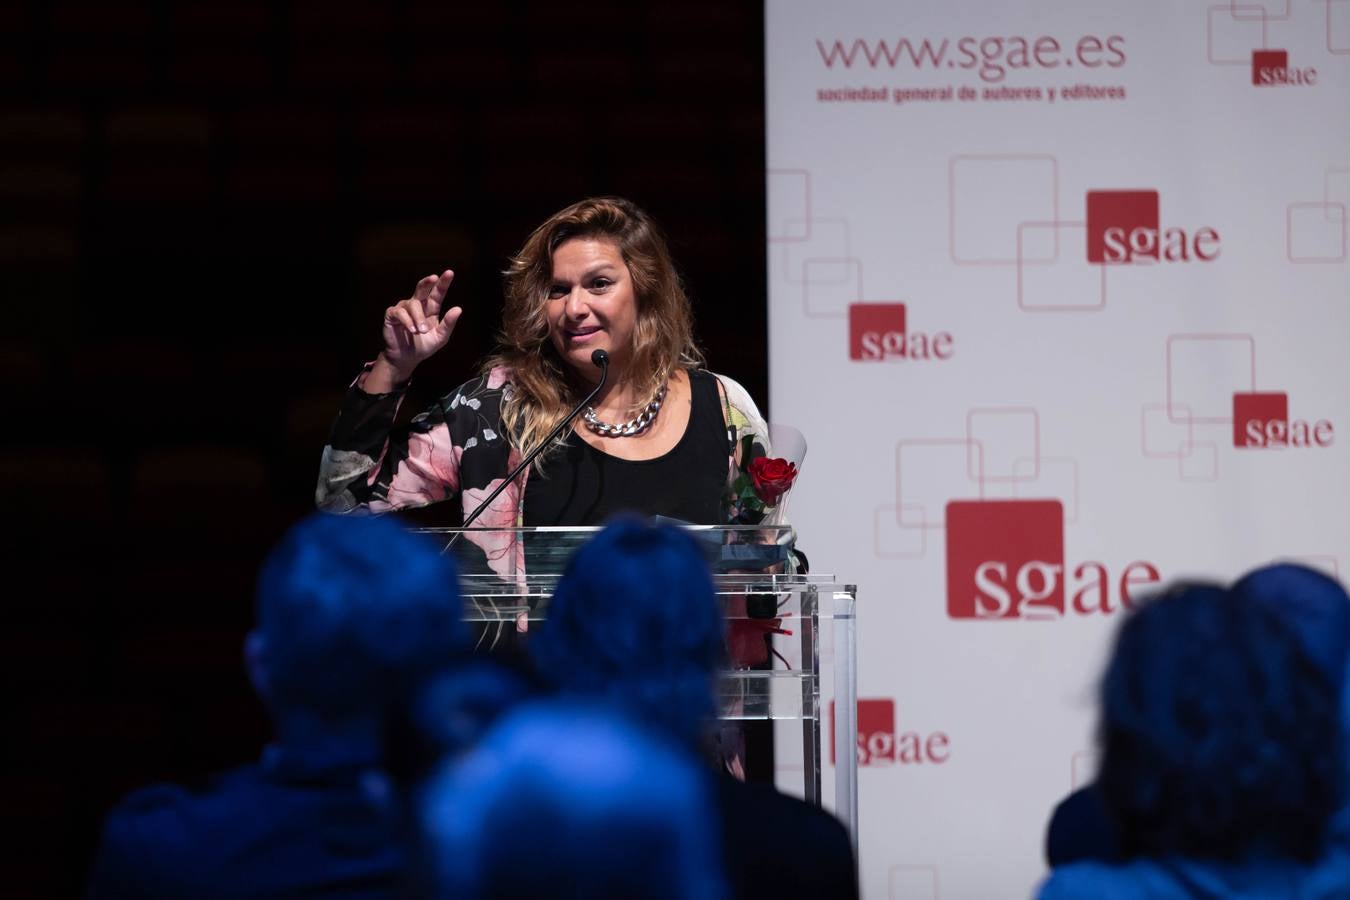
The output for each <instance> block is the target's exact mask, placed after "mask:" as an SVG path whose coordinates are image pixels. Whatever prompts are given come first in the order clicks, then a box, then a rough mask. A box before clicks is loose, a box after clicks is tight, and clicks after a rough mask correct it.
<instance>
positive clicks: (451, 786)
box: [418, 700, 728, 900]
mask: <svg viewBox="0 0 1350 900" xmlns="http://www.w3.org/2000/svg"><path fill="white" fill-rule="evenodd" d="M418 806H419V810H420V813H421V822H422V834H423V840H424V841H425V842H426V846H425V848H424V850H425V854H424V855H425V857H426V859H427V863H428V868H429V872H428V874H429V881H430V884H431V885H432V889H431V890H430V891H428V892H427V893H426V894H425V895H426V896H431V897H436V898H445V900H452V898H453V900H537V898H550V900H568V898H575V900H595V898H624V900H722V898H725V897H727V896H728V895H727V892H726V884H725V880H724V878H723V869H722V860H721V850H720V847H719V840H718V822H717V816H716V808H715V806H714V794H713V788H712V785H711V784H710V783H709V780H708V778H707V775H706V773H705V772H703V771H701V770H700V768H699V766H698V763H697V762H696V761H695V760H694V759H693V758H691V757H690V756H689V755H688V754H686V753H684V752H682V751H681V750H680V749H679V748H677V747H674V746H672V745H671V744H670V742H669V741H667V740H662V739H660V736H659V735H656V734H654V733H652V732H650V731H648V730H643V729H639V728H637V727H636V726H634V725H632V724H629V723H628V722H627V721H626V720H625V719H623V718H622V717H620V716H617V715H615V714H614V713H613V712H611V711H608V710H602V709H601V708H599V707H597V706H594V705H590V704H577V703H574V702H560V701H557V700H552V701H546V702H543V703H540V702H536V703H532V704H526V705H524V706H522V707H519V708H518V709H516V710H514V711H513V712H511V713H508V714H507V715H506V716H505V717H504V718H503V719H502V720H501V721H500V722H499V724H498V725H497V726H496V727H495V728H494V729H493V730H492V731H491V732H490V733H489V734H488V736H487V737H486V738H485V739H484V740H483V742H482V743H481V744H480V745H479V746H478V747H476V748H475V749H474V750H472V751H470V752H469V753H468V754H467V755H466V756H463V757H461V758H459V759H458V760H456V761H452V762H450V763H449V764H448V765H447V766H446V767H445V770H444V771H443V772H442V773H440V774H439V775H437V776H435V777H433V778H432V779H431V781H430V783H429V784H428V786H427V787H426V789H425V791H424V792H423V794H422V798H421V801H420V802H419V804H418Z"/></svg>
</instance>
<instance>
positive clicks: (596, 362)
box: [445, 350, 609, 550]
mask: <svg viewBox="0 0 1350 900" xmlns="http://www.w3.org/2000/svg"><path fill="white" fill-rule="evenodd" d="M591 365H593V366H595V367H596V368H597V369H599V370H600V381H599V382H597V383H596V385H595V387H594V388H592V389H591V392H590V393H589V394H587V395H586V397H585V399H583V400H582V401H581V402H580V403H578V404H577V405H576V407H575V408H573V410H572V411H571V412H570V413H568V414H567V416H566V417H565V418H564V419H563V420H562V421H561V422H559V423H558V424H557V425H555V426H553V430H552V431H550V432H549V433H548V437H546V438H544V439H543V440H542V441H540V442H539V444H538V446H536V447H535V448H534V449H533V450H531V451H530V452H529V454H528V455H527V456H526V457H525V458H524V459H522V460H521V461H520V465H518V466H516V467H515V468H514V469H512V470H511V474H510V475H507V476H506V477H505V478H503V479H502V483H501V484H499V485H497V489H496V490H494V491H493V492H492V493H491V494H488V496H487V499H486V500H484V501H483V502H482V503H480V504H478V508H477V509H475V510H474V511H473V512H471V513H469V516H468V518H466V519H465V520H464V524H463V525H461V526H460V528H468V527H469V526H470V525H472V524H473V523H474V521H476V520H477V519H478V517H479V516H481V515H482V514H483V510H485V509H487V508H488V507H489V506H490V505H491V504H492V501H493V500H496V499H497V495H498V494H500V493H501V492H502V491H504V490H506V486H507V485H508V484H511V483H512V482H513V481H515V480H516V476H517V475H519V474H520V473H521V472H523V471H525V467H526V466H528V465H529V464H530V463H532V462H534V458H535V457H536V456H538V455H539V454H540V453H542V452H544V449H545V448H546V447H548V445H549V444H551V443H553V441H554V439H555V438H556V437H557V436H558V435H559V434H561V433H562V430H563V429H564V428H566V427H567V426H568V425H570V424H571V423H572V420H573V419H575V418H576V417H577V413H579V412H581V411H582V410H583V409H585V408H586V406H587V405H588V404H589V403H590V402H591V400H593V399H595V395H596V394H598V393H600V389H601V388H603V387H604V386H605V379H606V378H607V377H608V376H609V354H608V353H606V352H605V351H603V350H596V351H595V352H594V353H592V354H591ZM463 536H464V532H463V531H459V532H456V533H455V536H454V537H452V538H450V542H449V543H447V544H446V545H445V549H446V550H449V549H450V548H451V547H453V546H455V542H456V541H458V540H459V539H460V538H461V537H463Z"/></svg>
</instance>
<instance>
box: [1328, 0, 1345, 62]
mask: <svg viewBox="0 0 1350 900" xmlns="http://www.w3.org/2000/svg"><path fill="white" fill-rule="evenodd" d="M1323 2H1324V3H1326V5H1327V52H1328V53H1335V54H1342V53H1350V46H1345V47H1338V46H1336V45H1335V44H1333V43H1332V42H1331V36H1332V34H1333V33H1335V25H1334V23H1333V22H1332V19H1331V8H1332V7H1333V6H1337V7H1341V8H1343V9H1345V11H1346V13H1345V14H1346V15H1347V16H1350V0H1323ZM1347 21H1350V19H1347Z"/></svg>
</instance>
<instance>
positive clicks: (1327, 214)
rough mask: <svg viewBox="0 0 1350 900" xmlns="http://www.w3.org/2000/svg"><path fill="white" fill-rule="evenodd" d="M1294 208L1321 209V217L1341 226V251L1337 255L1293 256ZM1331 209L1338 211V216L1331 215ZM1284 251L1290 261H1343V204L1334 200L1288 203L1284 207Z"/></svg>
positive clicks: (1344, 218) (1344, 226) (1344, 211)
mask: <svg viewBox="0 0 1350 900" xmlns="http://www.w3.org/2000/svg"><path fill="white" fill-rule="evenodd" d="M1296 209H1321V210H1322V219H1323V221H1326V222H1331V223H1332V224H1334V225H1340V227H1341V252H1340V254H1339V255H1338V256H1295V255H1294V210H1296ZM1333 211H1339V213H1340V215H1339V216H1334V215H1332V213H1333ZM1284 224H1285V239H1284V247H1285V253H1286V255H1287V256H1288V257H1289V261H1290V262H1291V263H1343V262H1345V259H1346V210H1345V204H1344V203H1340V202H1338V201H1336V202H1326V201H1323V202H1321V203H1290V204H1289V205H1288V206H1287V207H1286V208H1285V213H1284Z"/></svg>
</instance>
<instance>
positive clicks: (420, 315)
mask: <svg viewBox="0 0 1350 900" xmlns="http://www.w3.org/2000/svg"><path fill="white" fill-rule="evenodd" d="M399 306H402V307H403V308H404V309H406V310H407V311H408V315H409V316H410V317H411V318H412V323H413V331H416V332H418V333H419V334H426V333H427V332H428V331H430V330H431V326H430V325H428V324H427V315H426V313H424V312H422V301H419V300H417V299H416V298H414V299H412V300H404V301H403V302H402V303H400V304H399Z"/></svg>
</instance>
